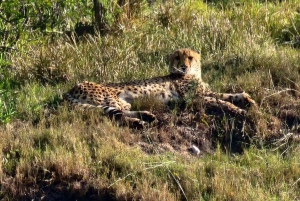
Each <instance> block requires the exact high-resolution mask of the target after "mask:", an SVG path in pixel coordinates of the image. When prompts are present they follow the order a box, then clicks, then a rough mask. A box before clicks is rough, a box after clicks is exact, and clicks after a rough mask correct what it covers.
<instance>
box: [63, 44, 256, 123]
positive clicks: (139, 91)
mask: <svg viewBox="0 0 300 201" xmlns="http://www.w3.org/2000/svg"><path fill="white" fill-rule="evenodd" d="M195 85H196V92H195V93H196V96H197V97H198V96H199V97H200V98H202V100H204V103H205V104H206V105H208V106H212V107H220V108H221V109H222V110H224V111H230V112H233V113H235V114H239V115H244V114H245V113H246V111H245V110H244V109H242V108H241V107H238V106H237V105H244V106H245V105H253V106H256V103H255V101H254V100H252V99H251V98H250V96H249V95H248V94H247V93H244V92H243V93H235V94H230V93H214V92H212V91H211V90H210V88H209V86H208V84H207V83H205V82H203V81H202V76H201V57H200V54H199V53H198V52H196V51H193V50H191V49H188V48H184V49H179V50H176V51H175V52H174V53H173V54H171V55H170V56H169V74H168V75H166V76H160V77H154V78H150V79H145V80H137V81H131V82H125V83H107V84H96V83H94V82H88V81H85V82H83V83H80V84H77V85H76V86H75V87H73V88H72V89H71V90H70V91H69V92H67V93H65V94H64V95H63V97H64V99H65V100H66V101H67V102H69V103H70V104H71V105H73V106H75V107H80V108H102V109H103V111H104V112H105V113H106V114H107V115H108V116H109V117H110V118H113V119H115V120H116V121H117V122H119V123H120V122H127V123H129V124H130V125H136V126H141V127H143V125H144V124H145V123H146V122H152V121H154V120H155V119H156V118H155V115H154V114H152V113H151V112H149V111H131V110H130V108H131V104H132V103H133V101H134V100H135V99H136V98H138V97H142V96H150V95H151V96H155V97H157V98H158V99H159V100H161V101H162V102H163V103H165V104H167V103H169V102H170V101H173V100H175V101H176V100H179V99H184V98H185V97H186V96H187V94H188V92H189V91H190V90H191V89H192V88H195Z"/></svg>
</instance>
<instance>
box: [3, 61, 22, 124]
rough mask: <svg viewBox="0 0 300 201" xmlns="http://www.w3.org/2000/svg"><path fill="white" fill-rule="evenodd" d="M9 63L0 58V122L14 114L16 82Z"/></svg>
mask: <svg viewBox="0 0 300 201" xmlns="http://www.w3.org/2000/svg"><path fill="white" fill-rule="evenodd" d="M9 68H10V63H7V62H5V61H4V60H2V59H1V58H0V123H7V122H9V121H10V120H11V119H12V117H13V116H14V115H15V114H16V93H15V89H16V87H17V86H18V83H17V82H16V81H15V80H14V79H13V77H12V75H11V73H10V69H9Z"/></svg>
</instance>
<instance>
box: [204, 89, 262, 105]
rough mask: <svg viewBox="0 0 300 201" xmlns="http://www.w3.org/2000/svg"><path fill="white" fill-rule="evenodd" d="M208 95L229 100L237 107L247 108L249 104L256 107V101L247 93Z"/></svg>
mask: <svg viewBox="0 0 300 201" xmlns="http://www.w3.org/2000/svg"><path fill="white" fill-rule="evenodd" d="M207 96H209V97H214V98H216V99H220V100H223V101H226V102H230V103H232V104H234V105H236V106H238V107H241V108H247V107H249V106H251V107H253V108H255V109H257V108H258V106H257V104H256V102H255V101H254V100H253V99H252V98H251V97H250V95H249V94H247V93H245V92H243V93H209V94H207Z"/></svg>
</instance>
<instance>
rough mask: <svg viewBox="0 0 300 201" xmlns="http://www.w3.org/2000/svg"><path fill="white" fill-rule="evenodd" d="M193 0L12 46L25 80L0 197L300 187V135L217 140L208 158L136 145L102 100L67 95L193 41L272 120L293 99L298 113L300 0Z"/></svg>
mask: <svg viewBox="0 0 300 201" xmlns="http://www.w3.org/2000/svg"><path fill="white" fill-rule="evenodd" d="M192 2H193V3H192V4H190V1H189V2H188V3H185V4H182V5H176V4H173V3H169V4H166V5H164V6H159V5H153V7H152V8H149V9H147V10H144V13H143V14H141V16H138V17H136V18H133V19H127V20H126V19H124V20H123V21H120V22H121V23H122V27H123V28H122V29H123V30H122V32H118V33H116V34H112V35H105V36H102V37H96V38H89V39H88V40H87V41H86V42H82V43H75V44H74V43H72V42H69V41H68V40H67V39H65V38H59V39H57V41H56V42H54V43H49V42H47V39H45V38H42V39H40V40H35V41H30V42H28V43H26V44H19V49H20V50H21V51H19V52H15V53H14V54H12V55H11V60H12V64H13V65H12V69H13V71H12V72H11V74H12V75H11V76H12V77H13V79H14V80H17V81H19V83H21V87H20V88H19V89H16V88H14V92H16V94H17V95H16V115H15V116H14V118H15V120H13V121H12V122H11V123H8V124H6V125H1V127H0V137H1V139H2V140H1V142H0V148H1V150H2V152H1V153H0V157H1V158H2V159H3V160H2V161H3V162H2V163H0V175H1V176H0V177H1V193H0V197H4V198H5V199H6V200H10V199H13V198H15V199H17V198H18V196H23V198H25V197H32V196H33V197H34V196H36V197H42V196H46V198H49V199H50V198H55V196H58V198H60V199H63V198H67V197H68V195H72V196H76V197H82V198H90V197H91V196H93V198H102V199H104V198H105V199H108V198H110V199H111V200H126V199H127V200H132V199H143V200H180V199H182V200H184V199H185V197H186V198H188V200H294V199H299V198H300V194H299V192H300V189H299V188H300V186H299V184H298V179H299V178H300V168H299V159H300V158H299V155H300V154H299V149H298V147H297V145H295V146H292V145H290V144H288V145H285V146H283V148H282V149H267V148H266V147H265V145H264V146H262V147H260V148H257V147H258V144H257V143H256V144H253V145H252V146H250V148H248V149H246V150H245V151H244V153H243V154H240V155H229V153H225V152H224V151H222V150H221V149H217V150H216V153H214V154H210V155H202V156H201V157H199V158H197V157H193V156H188V157H182V156H180V155H178V154H174V153H163V154H160V155H147V154H146V153H144V152H142V151H141V150H140V149H139V148H138V147H137V146H133V144H136V143H137V142H138V141H139V140H140V139H141V137H140V134H139V132H137V131H132V130H130V129H128V128H118V127H115V126H113V125H112V124H111V122H109V121H107V120H106V118H103V119H99V114H98V113H97V112H90V113H88V114H84V113H81V112H76V111H70V110H68V109H67V107H66V105H65V104H64V103H62V102H61V95H62V93H63V92H65V91H66V90H68V89H69V88H70V87H71V86H72V85H74V84H75V83H77V82H80V81H83V80H92V81H96V82H115V81H128V80H133V79H143V78H148V77H153V76H158V75H164V74H166V73H167V65H166V60H167V59H166V58H167V55H168V54H169V53H170V52H172V51H173V50H175V49H177V48H181V47H190V48H192V49H196V50H200V51H201V54H202V59H203V71H204V73H203V79H204V80H205V81H206V82H208V83H209V84H210V85H211V86H212V88H213V89H214V90H216V91H240V90H245V91H246V92H248V93H249V94H251V96H252V97H253V98H254V99H255V100H257V102H258V104H259V105H260V106H261V108H260V109H261V111H262V114H263V115H262V118H263V120H262V121H265V122H267V123H268V121H269V118H270V116H272V115H274V116H277V117H279V114H280V109H281V108H284V107H288V108H289V107H291V106H290V104H293V109H294V110H296V115H299V109H298V110H297V108H299V106H298V105H299V103H298V102H299V101H297V98H299V93H298V92H295V93H288V92H287V91H286V89H293V90H299V89H298V86H299V84H300V79H299V73H300V65H299V64H300V56H299V55H300V51H299V49H298V48H297V47H293V45H294V46H297V42H298V43H299V37H300V35H299V33H298V31H299V28H300V18H299V9H300V6H299V5H300V2H299V1H293V2H286V3H277V4H276V3H268V4H265V3H255V2H247V3H245V5H233V4H230V3H229V4H228V5H227V7H225V8H224V9H221V7H219V6H217V5H216V6H208V5H207V4H204V3H202V2H201V1H192ZM278 92H281V93H278ZM293 125H294V127H291V128H289V127H288V126H286V125H285V124H284V123H283V124H282V125H281V128H285V130H284V133H283V134H287V133H289V132H297V124H296V123H294V124H293ZM221 129H222V128H221ZM288 129H290V130H288ZM291 129H294V130H291ZM267 130H268V128H267V127H264V126H261V127H260V130H259V132H258V133H257V134H256V135H255V137H256V138H257V139H259V140H262V143H263V142H264V141H263V140H264V139H266V138H268V136H266V135H267V134H268V135H269V134H270V132H267ZM271 134H272V133H271ZM259 140H257V141H259ZM286 140H287V139H286ZM281 144H283V145H284V143H281ZM276 146H279V145H276ZM176 181H177V182H178V183H177V182H176ZM181 188H182V190H181ZM56 192H63V193H61V195H57V193H56ZM183 192H184V194H183ZM65 194H68V195H65ZM47 196H48V197H47ZM59 196H60V197H59Z"/></svg>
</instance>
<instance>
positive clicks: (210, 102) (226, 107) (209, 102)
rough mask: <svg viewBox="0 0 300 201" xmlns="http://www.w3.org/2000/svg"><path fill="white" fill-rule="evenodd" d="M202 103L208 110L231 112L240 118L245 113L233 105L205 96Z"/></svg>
mask: <svg viewBox="0 0 300 201" xmlns="http://www.w3.org/2000/svg"><path fill="white" fill-rule="evenodd" d="M204 102H205V105H206V106H207V107H209V108H221V109H222V110H223V111H225V112H231V113H234V114H239V115H242V116H243V115H245V114H246V111H245V110H244V109H241V108H239V107H237V106H235V105H234V104H232V103H230V102H227V101H224V100H221V99H217V98H214V97H207V96H206V97H204Z"/></svg>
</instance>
